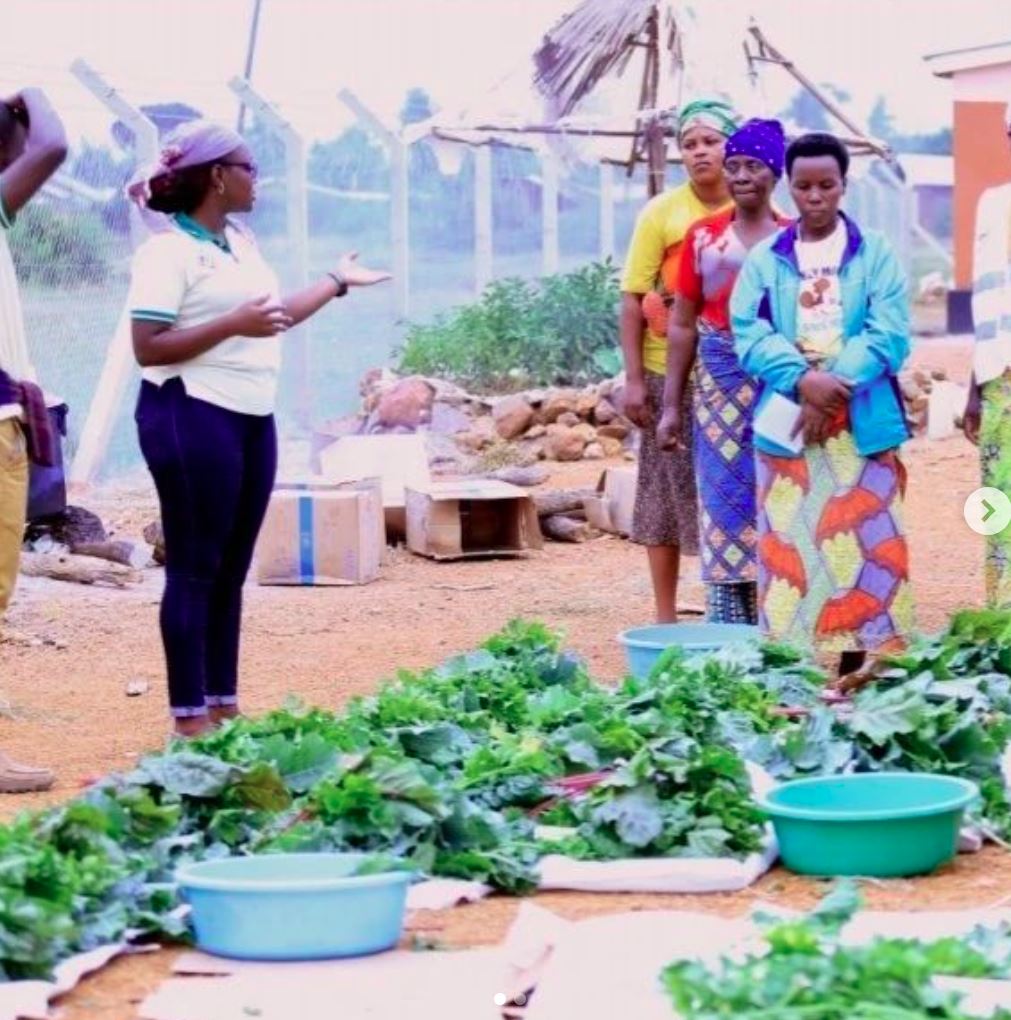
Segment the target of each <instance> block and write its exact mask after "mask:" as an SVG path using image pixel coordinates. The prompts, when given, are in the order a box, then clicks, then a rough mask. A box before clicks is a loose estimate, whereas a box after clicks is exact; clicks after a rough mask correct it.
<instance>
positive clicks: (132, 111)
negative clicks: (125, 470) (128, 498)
mask: <svg viewBox="0 0 1011 1020" xmlns="http://www.w3.org/2000/svg"><path fill="white" fill-rule="evenodd" d="M70 70H71V72H72V73H73V75H74V76H75V77H76V78H77V80H78V81H80V82H81V84H82V85H83V86H84V87H85V88H86V89H87V90H88V91H89V92H91V94H92V95H93V96H95V98H96V99H97V100H98V101H99V102H100V103H102V105H103V106H105V107H106V109H108V110H109V111H110V112H111V113H113V114H114V115H115V116H116V117H118V118H119V119H120V120H121V121H122V122H123V123H124V124H125V125H126V126H127V127H128V128H129V129H130V130H131V131H132V132H133V136H134V138H135V139H136V153H137V162H138V165H140V166H144V165H146V164H148V163H151V162H153V161H154V159H155V158H156V157H157V155H158V128H157V127H156V126H155V124H154V123H153V122H152V121H151V120H150V119H148V118H147V117H145V116H144V114H143V113H141V111H140V110H138V109H137V108H136V107H135V106H133V105H132V104H131V103H129V102H127V100H126V99H124V98H123V96H122V95H121V94H120V93H119V92H118V91H117V90H116V89H115V88H113V86H111V85H110V84H108V82H106V80H105V79H104V78H103V77H102V76H101V75H100V74H99V73H98V72H97V71H95V70H94V69H93V68H92V67H91V66H90V65H89V64H88V63H86V62H85V61H84V60H75V61H74V62H73V63H72V64H71V65H70ZM146 233H147V231H146V230H145V228H144V226H143V223H142V221H141V219H140V216H139V215H138V213H137V210H135V209H132V210H131V216H130V238H131V241H132V243H133V247H134V248H136V246H137V245H138V244H139V243H140V242H141V241H142V240H143V239H144V237H145V235H146ZM133 369H134V358H133V343H132V339H131V333H130V310H129V308H124V309H123V311H122V313H121V314H120V317H119V322H118V324H117V326H116V332H115V333H114V334H113V337H112V340H111V342H110V343H109V348H108V350H107V351H106V354H105V363H104V364H103V365H102V372H101V375H100V376H99V379H98V386H97V387H96V389H95V393H94V396H93V397H92V398H91V404H90V406H89V407H88V412H87V415H86V417H85V420H84V427H83V429H82V431H81V440H80V443H79V444H78V447H77V452H76V454H75V455H74V459H73V461H72V462H71V465H70V470H69V471H68V472H67V482H68V484H69V486H70V488H71V489H72V490H74V491H80V490H81V489H83V488H86V487H87V486H88V485H89V484H90V483H91V482H92V481H93V480H94V478H95V475H96V474H97V472H98V469H99V466H100V465H101V463H102V460H103V458H104V457H105V453H106V450H107V449H108V447H109V438H110V436H111V435H112V428H113V425H114V424H115V421H116V414H117V412H118V410H119V407H120V404H121V403H122V401H123V395H124V393H125V392H126V387H127V383H128V382H129V381H130V377H131V376H132V374H133Z"/></svg>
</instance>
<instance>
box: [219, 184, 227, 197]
mask: <svg viewBox="0 0 1011 1020" xmlns="http://www.w3.org/2000/svg"><path fill="white" fill-rule="evenodd" d="M224 193H225V186H224V185H223V184H219V185H218V194H219V195H223V194H224Z"/></svg>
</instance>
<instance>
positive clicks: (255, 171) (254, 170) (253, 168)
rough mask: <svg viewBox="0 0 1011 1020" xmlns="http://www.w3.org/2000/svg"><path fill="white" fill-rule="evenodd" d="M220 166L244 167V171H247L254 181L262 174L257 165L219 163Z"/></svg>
mask: <svg viewBox="0 0 1011 1020" xmlns="http://www.w3.org/2000/svg"><path fill="white" fill-rule="evenodd" d="M218 166H238V167H242V169H243V170H245V171H246V173H247V174H249V176H250V177H252V178H253V179H254V180H255V179H256V177H257V176H258V175H259V173H260V168H259V167H258V166H257V165H256V164H255V163H241V162H235V163H219V164H218Z"/></svg>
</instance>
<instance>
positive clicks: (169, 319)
mask: <svg viewBox="0 0 1011 1020" xmlns="http://www.w3.org/2000/svg"><path fill="white" fill-rule="evenodd" d="M130 318H131V319H137V320H139V321H140V322H166V323H168V324H169V325H171V324H172V323H173V322H175V321H176V319H177V318H178V316H177V315H176V314H175V313H174V312H161V311H158V310H157V309H156V308H131V309H130Z"/></svg>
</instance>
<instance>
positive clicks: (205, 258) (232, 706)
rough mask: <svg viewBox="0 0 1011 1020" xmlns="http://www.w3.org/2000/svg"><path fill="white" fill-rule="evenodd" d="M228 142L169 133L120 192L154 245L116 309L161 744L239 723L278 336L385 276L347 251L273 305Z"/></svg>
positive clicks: (199, 125) (269, 274) (269, 463)
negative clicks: (155, 571)
mask: <svg viewBox="0 0 1011 1020" xmlns="http://www.w3.org/2000/svg"><path fill="white" fill-rule="evenodd" d="M255 182H256V163H255V161H254V160H253V156H252V154H251V153H250V151H249V149H248V148H247V147H246V145H245V142H244V141H243V139H242V137H241V135H238V134H236V133H235V132H234V131H231V130H229V129H228V128H225V127H222V126H220V125H217V124H211V123H208V122H205V121H200V122H196V123H193V124H187V125H185V126H184V127H183V128H181V129H180V130H179V131H177V132H176V133H175V134H174V135H173V136H172V137H171V138H170V139H169V140H168V144H167V145H166V147H165V148H164V150H163V151H162V153H161V158H160V159H159V161H158V163H157V164H156V165H155V166H153V167H150V168H148V169H147V170H146V171H144V172H142V173H141V174H139V175H138V177H137V178H136V179H135V181H134V183H133V184H132V185H131V187H130V189H129V191H130V195H131V197H132V198H133V199H134V200H135V201H136V202H137V203H138V204H139V205H140V206H141V208H142V210H143V212H144V218H145V220H146V222H147V223H148V225H149V226H150V228H151V229H152V231H153V236H152V237H150V238H149V239H148V240H147V241H145V242H144V243H143V244H142V245H141V246H140V247H139V248H138V250H137V252H136V254H135V256H134V260H133V267H132V285H131V291H130V299H129V308H130V317H131V320H132V326H133V349H134V353H135V355H136V357H137V361H138V362H139V363H140V365H141V367H142V369H143V371H142V377H143V378H142V382H141V391H140V399H139V401H138V404H137V413H136V419H137V428H138V432H139V437H140V447H141V451H142V452H143V454H144V459H145V461H146V462H147V465H148V468H149V469H150V471H151V474H152V475H153V476H154V481H155V486H156V488H157V490H158V499H159V502H160V504H161V516H162V526H163V529H164V533H165V556H166V564H165V566H166V571H165V573H166V578H165V593H164V596H163V598H162V604H161V631H162V640H163V642H164V646H165V658H166V662H167V666H168V686H169V703H170V706H171V712H172V716H173V718H174V720H175V729H176V732H177V733H178V734H180V735H182V736H194V735H197V734H200V733H203V732H205V731H206V730H207V729H208V728H210V727H211V726H213V725H214V724H215V723H216V722H218V721H220V720H221V719H224V718H227V717H230V716H234V715H236V714H237V713H238V698H237V683H238V655H239V630H240V618H241V613H242V585H243V582H244V581H245V578H246V574H247V572H248V570H249V565H250V561H251V559H252V555H253V546H254V544H255V542H256V537H257V534H258V533H259V530H260V525H261V524H262V522H263V517H264V514H265V512H266V508H267V502H268V500H269V498H270V493H271V490H272V488H273V485H274V475H275V472H276V467H277V436H276V432H275V428H274V415H273V412H274V403H275V397H276V392H277V378H278V372H279V369H280V366H281V342H280V341H281V338H282V337H283V334H284V333H285V331H286V330H288V329H289V328H291V327H292V326H295V325H298V323H300V322H304V321H305V320H306V319H308V318H309V317H310V316H311V315H313V314H315V313H316V312H317V311H319V310H320V309H321V308H322V307H323V306H324V305H326V304H328V303H329V302H330V301H331V300H332V299H333V298H336V297H342V296H343V295H344V294H346V293H347V291H348V289H349V288H350V287H365V286H370V285H371V284H375V283H379V282H380V281H382V280H386V279H389V276H388V274H386V273H380V272H376V271H374V270H371V269H366V268H364V267H362V266H359V265H358V264H357V262H356V261H355V259H356V256H355V255H346V256H344V257H343V258H341V259H340V260H339V261H338V263H337V266H336V267H335V270H334V271H333V272H330V273H325V274H323V277H322V279H320V280H319V281H317V282H316V283H314V284H312V285H311V286H309V287H306V288H305V289H304V290H301V291H298V292H297V293H295V294H291V295H288V296H286V297H281V295H280V293H279V288H278V281H277V277H276V275H275V273H274V271H273V270H272V269H271V268H270V266H268V265H267V263H266V262H265V261H264V259H263V256H262V255H261V254H260V251H259V249H258V247H257V245H256V242H255V240H254V238H253V236H252V234H251V233H250V232H249V230H248V229H246V228H245V227H243V226H240V224H239V223H237V222H236V221H235V220H233V219H232V214H233V213H243V212H248V211H249V210H250V209H251V208H252V207H253V203H254V201H255V198H256V189H255Z"/></svg>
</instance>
